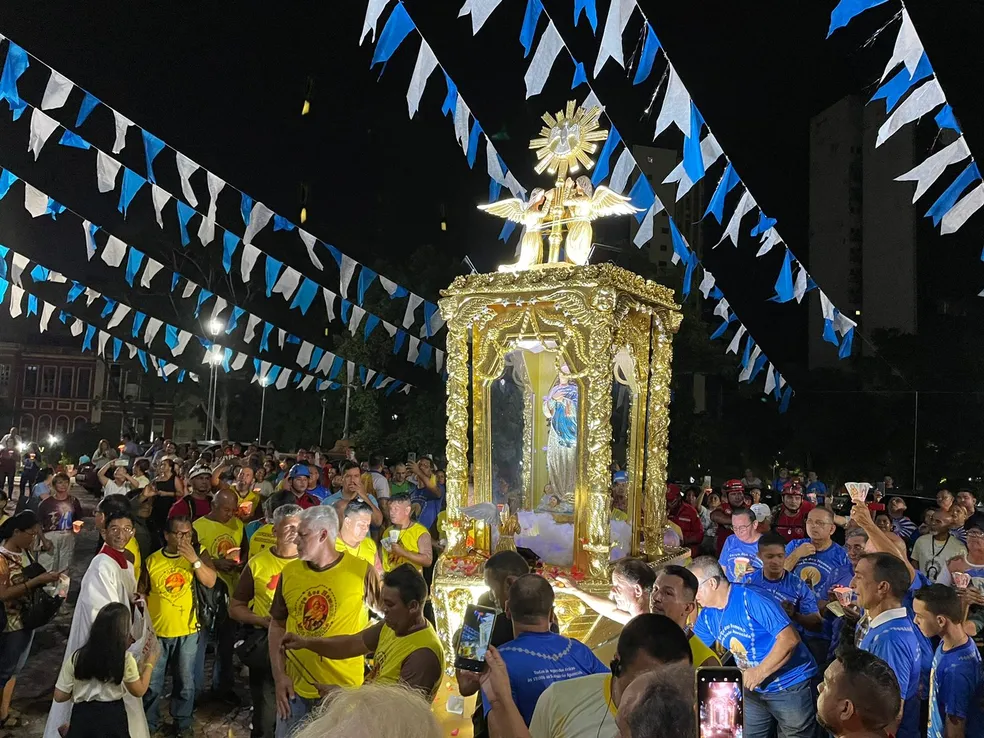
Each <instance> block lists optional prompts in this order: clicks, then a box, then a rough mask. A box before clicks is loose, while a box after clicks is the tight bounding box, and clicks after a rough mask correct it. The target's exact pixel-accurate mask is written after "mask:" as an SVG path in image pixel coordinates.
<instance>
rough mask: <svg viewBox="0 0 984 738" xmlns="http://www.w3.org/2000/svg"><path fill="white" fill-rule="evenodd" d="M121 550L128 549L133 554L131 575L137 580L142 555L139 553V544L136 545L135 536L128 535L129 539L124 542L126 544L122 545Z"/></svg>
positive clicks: (138, 578) (138, 579)
mask: <svg viewBox="0 0 984 738" xmlns="http://www.w3.org/2000/svg"><path fill="white" fill-rule="evenodd" d="M123 550H124V551H129V552H130V553H132V554H133V576H134V577H135V578H136V580H137V581H138V582H139V581H140V572H141V565H142V564H143V557H142V556H141V555H140V546H139V545H137V538H136V536H130V540H129V541H127V542H126V546H124V547H123Z"/></svg>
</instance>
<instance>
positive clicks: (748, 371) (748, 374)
mask: <svg viewBox="0 0 984 738" xmlns="http://www.w3.org/2000/svg"><path fill="white" fill-rule="evenodd" d="M761 354H762V349H761V348H760V347H759V345H758V344H755V348H753V349H752V355H751V356H750V357H749V358H748V366H746V367H745V368H744V369H742V370H741V374H739V375H738V381H739V382H747V381H748V380H749V379H751V378H752V371H753V370H754V369H755V362H756V361H758V357H759V356H760V355H761Z"/></svg>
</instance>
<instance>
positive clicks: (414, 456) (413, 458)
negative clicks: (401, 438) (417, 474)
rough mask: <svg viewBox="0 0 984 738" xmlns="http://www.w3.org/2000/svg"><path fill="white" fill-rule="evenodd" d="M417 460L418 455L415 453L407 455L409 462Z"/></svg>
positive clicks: (411, 452)
mask: <svg viewBox="0 0 984 738" xmlns="http://www.w3.org/2000/svg"><path fill="white" fill-rule="evenodd" d="M416 460H417V454H416V453H414V452H413V451H410V452H409V453H407V461H416Z"/></svg>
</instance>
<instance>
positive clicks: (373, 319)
mask: <svg viewBox="0 0 984 738" xmlns="http://www.w3.org/2000/svg"><path fill="white" fill-rule="evenodd" d="M377 325H379V318H378V317H377V316H375V315H371V314H370V315H369V317H368V318H366V327H365V330H364V331H363V337H364V340H366V341H368V340H369V336H371V335H372V332H373V330H375V328H376V326H377Z"/></svg>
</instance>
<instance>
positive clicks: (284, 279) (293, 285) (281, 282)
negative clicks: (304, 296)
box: [273, 266, 301, 301]
mask: <svg viewBox="0 0 984 738" xmlns="http://www.w3.org/2000/svg"><path fill="white" fill-rule="evenodd" d="M300 281H301V273H300V272H299V271H297V270H296V269H294V267H291V266H288V267H285V268H284V271H283V273H282V274H281V275H280V279H278V280H277V283H276V284H275V285H274V286H273V291H274V292H275V293H277V294H280V295H283V296H284V299H285V300H288V301H289V300H290V298H292V297H293V296H294V290H296V289H297V285H298V284H299V283H300Z"/></svg>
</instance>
